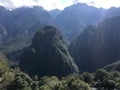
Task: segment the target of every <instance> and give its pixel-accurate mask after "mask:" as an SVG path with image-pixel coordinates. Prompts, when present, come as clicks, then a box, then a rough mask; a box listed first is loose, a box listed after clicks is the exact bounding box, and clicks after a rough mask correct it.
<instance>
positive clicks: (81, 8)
mask: <svg viewBox="0 0 120 90" xmlns="http://www.w3.org/2000/svg"><path fill="white" fill-rule="evenodd" d="M104 11H105V10H104V9H102V8H101V9H98V8H95V7H92V6H88V5H87V4H83V3H78V4H75V5H72V6H69V7H67V8H65V9H64V10H63V11H62V12H61V13H60V14H59V15H58V16H57V17H56V19H55V24H56V26H57V27H59V28H60V29H61V30H62V32H63V34H64V35H66V36H67V38H68V40H70V41H71V40H72V39H74V37H76V36H77V35H79V33H81V32H82V31H83V30H84V28H85V27H87V26H88V25H90V24H97V23H98V22H100V20H101V18H102V14H103V12H104Z"/></svg>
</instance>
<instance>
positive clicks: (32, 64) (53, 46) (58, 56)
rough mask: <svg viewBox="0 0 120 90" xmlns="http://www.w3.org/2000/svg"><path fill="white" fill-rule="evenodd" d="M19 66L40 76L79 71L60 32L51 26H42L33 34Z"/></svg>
mask: <svg viewBox="0 0 120 90" xmlns="http://www.w3.org/2000/svg"><path fill="white" fill-rule="evenodd" d="M20 68H21V69H22V70H23V71H25V72H27V73H28V74H30V75H40V76H44V75H48V76H51V75H56V76H59V77H61V76H65V75H68V74H70V73H78V72H79V70H78V68H77V66H76V64H75V63H74V60H73V58H72V57H71V55H70V54H69V52H68V50H67V48H66V46H65V44H64V41H63V38H62V37H61V34H60V32H58V30H57V28H55V27H52V26H46V27H43V28H42V29H41V30H39V31H38V32H37V33H36V34H35V36H34V38H33V41H32V44H31V46H30V48H29V49H28V50H27V51H25V53H24V54H23V56H22V59H21V62H20Z"/></svg>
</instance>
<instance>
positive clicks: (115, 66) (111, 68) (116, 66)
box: [104, 61, 120, 71]
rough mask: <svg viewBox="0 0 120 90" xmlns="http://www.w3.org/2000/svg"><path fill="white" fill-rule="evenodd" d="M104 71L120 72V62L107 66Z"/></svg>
mask: <svg viewBox="0 0 120 90" xmlns="http://www.w3.org/2000/svg"><path fill="white" fill-rule="evenodd" d="M104 69H106V70H108V71H120V61H117V62H114V63H112V64H109V65H106V66H105V67H104Z"/></svg>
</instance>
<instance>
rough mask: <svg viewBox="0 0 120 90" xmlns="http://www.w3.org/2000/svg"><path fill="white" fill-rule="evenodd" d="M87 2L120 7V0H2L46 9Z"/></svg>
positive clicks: (14, 5) (1, 0)
mask: <svg viewBox="0 0 120 90" xmlns="http://www.w3.org/2000/svg"><path fill="white" fill-rule="evenodd" d="M79 2H80V3H87V4H88V5H91V6H95V7H97V8H100V7H102V8H110V7H120V0H0V6H4V7H6V8H7V9H15V8H18V7H23V6H28V7H32V6H36V5H37V6H42V7H43V8H44V9H46V10H52V9H56V8H57V9H60V10H62V9H64V8H65V7H67V6H70V5H72V4H76V3H79Z"/></svg>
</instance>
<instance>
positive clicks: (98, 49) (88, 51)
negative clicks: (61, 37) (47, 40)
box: [69, 16, 120, 71]
mask: <svg viewBox="0 0 120 90" xmlns="http://www.w3.org/2000/svg"><path fill="white" fill-rule="evenodd" d="M119 38H120V16H119V17H114V18H111V19H106V20H105V21H103V22H102V23H100V24H99V25H98V26H97V27H96V28H91V27H88V28H87V29H86V30H84V32H83V33H81V35H80V36H79V37H78V38H76V39H75V40H74V41H73V42H72V43H71V45H70V47H69V50H70V52H71V54H72V56H73V57H74V58H75V60H76V62H77V64H78V66H79V68H81V71H95V70H96V69H97V68H101V67H103V66H105V65H108V64H111V63H113V62H115V61H117V60H119V59H120V55H119V53H120V47H119V46H120V40H119Z"/></svg>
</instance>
